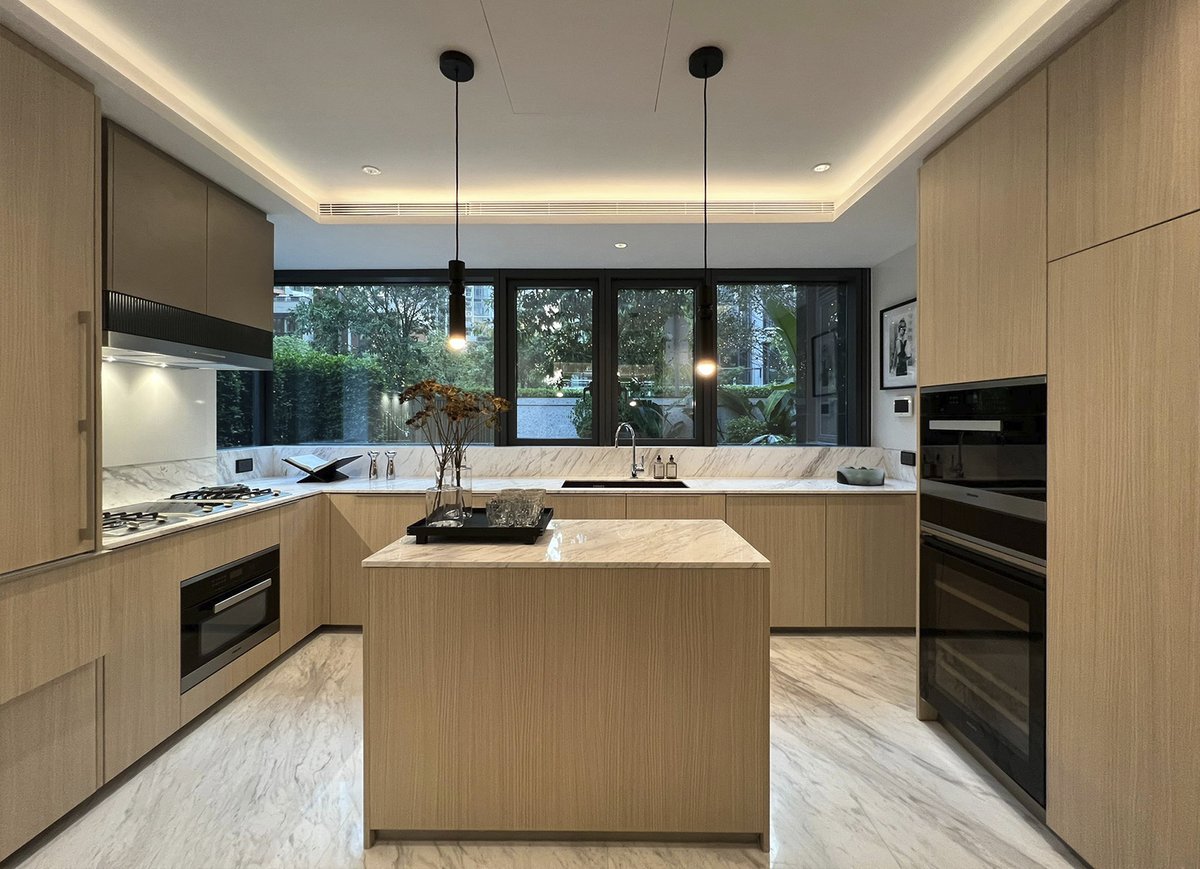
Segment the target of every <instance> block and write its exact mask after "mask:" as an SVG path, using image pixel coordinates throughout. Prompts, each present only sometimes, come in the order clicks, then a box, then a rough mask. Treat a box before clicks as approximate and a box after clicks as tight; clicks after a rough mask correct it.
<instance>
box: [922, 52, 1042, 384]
mask: <svg viewBox="0 0 1200 869" xmlns="http://www.w3.org/2000/svg"><path fill="white" fill-rule="evenodd" d="M919 223H920V226H919V245H920V246H919V249H918V260H919V262H918V270H919V281H920V288H919V298H920V301H921V304H920V307H919V313H918V317H919V319H920V330H919V332H918V334H919V338H920V341H921V349H920V359H919V362H918V366H917V372H918V378H919V380H920V383H921V385H923V386H927V385H934V384H944V383H964V382H969V381H976V380H995V379H999V378H1004V377H1022V376H1029V375H1037V374H1045V373H1046V73H1045V71H1042V72H1039V73H1038V74H1036V75H1035V76H1033V77H1032V78H1031V79H1029V80H1028V81H1026V82H1025V83H1024V84H1022V85H1021V86H1020V87H1018V88H1017V89H1016V90H1015V91H1013V92H1012V93H1011V94H1009V95H1008V96H1007V97H1005V98H1004V99H1003V100H1001V101H1000V102H999V103H997V104H996V105H995V106H993V107H992V108H991V109H989V110H988V111H987V112H986V113H985V114H983V115H982V116H981V117H980V118H979V119H977V120H976V121H974V122H972V123H971V124H970V125H968V126H967V127H966V128H965V129H964V130H963V131H962V132H961V133H960V134H959V135H958V136H957V137H956V138H954V139H952V140H951V141H950V142H949V143H948V144H947V145H946V146H945V147H943V148H942V149H941V150H940V151H938V152H937V153H935V154H934V155H933V156H932V157H930V158H929V160H927V161H926V162H925V164H924V165H923V166H922V167H921V184H920V220H919Z"/></svg>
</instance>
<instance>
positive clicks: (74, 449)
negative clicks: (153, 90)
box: [0, 28, 99, 573]
mask: <svg viewBox="0 0 1200 869" xmlns="http://www.w3.org/2000/svg"><path fill="white" fill-rule="evenodd" d="M0 81H2V82H3V83H4V85H3V87H0V201H3V203H4V208H3V210H0V323H3V324H4V326H5V334H4V345H3V347H4V349H3V366H4V373H3V375H2V376H0V420H2V421H3V433H2V434H0V487H2V488H0V492H2V493H3V494H2V496H0V573H7V572H9V571H13V570H19V569H21V568H24V567H32V566H34V565H37V564H44V563H46V562H49V561H54V560H56V559H60V558H66V557H68V556H71V555H77V554H79V553H83V552H88V551H90V550H92V549H94V548H95V543H96V519H97V509H96V499H95V490H96V480H95V477H96V474H95V459H96V428H97V422H96V414H95V377H96V368H97V365H96V363H97V362H98V354H99V345H98V341H97V324H96V316H95V312H96V301H97V288H96V241H97V235H96V166H97V143H96V123H97V107H96V98H95V95H94V94H93V93H92V91H91V90H90V88H89V87H87V86H85V85H84V84H83V83H82V82H79V81H77V80H76V79H75V78H74V77H73V76H71V75H69V74H68V73H65V72H64V71H61V70H59V69H58V68H57V67H55V66H53V65H52V64H51V62H49V61H46V60H43V59H42V57H41V56H40V55H37V54H35V53H33V51H32V50H27V48H26V46H25V44H24V43H23V42H21V41H20V40H19V39H18V38H17V37H15V36H12V35H11V34H10V33H9V32H8V31H7V30H4V29H3V28H0Z"/></svg>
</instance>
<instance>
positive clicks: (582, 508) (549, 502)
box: [546, 492, 625, 519]
mask: <svg viewBox="0 0 1200 869" xmlns="http://www.w3.org/2000/svg"><path fill="white" fill-rule="evenodd" d="M546 506H547V507H553V508H554V518H555V519H624V518H625V496H624V495H575V494H563V493H560V492H556V493H555V494H553V495H547V496H546Z"/></svg>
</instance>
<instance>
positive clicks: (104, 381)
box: [100, 362, 217, 467]
mask: <svg viewBox="0 0 1200 869" xmlns="http://www.w3.org/2000/svg"><path fill="white" fill-rule="evenodd" d="M100 388H101V403H102V409H103V415H104V431H103V438H104V466H105V467H111V466H114V465H140V464H145V463H147V462H171V461H177V460H179V459H197V458H204V457H206V456H213V455H216V452H217V403H216V397H217V376H216V372H215V371H211V370H209V371H205V370H193V369H180V368H152V367H148V366H145V365H129V364H126V363H120V362H106V363H104V364H103V365H101V366H100Z"/></svg>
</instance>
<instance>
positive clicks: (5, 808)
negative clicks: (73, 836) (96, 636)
mask: <svg viewBox="0 0 1200 869" xmlns="http://www.w3.org/2000/svg"><path fill="white" fill-rule="evenodd" d="M97 666H98V664H97V663H96V662H94V661H93V662H91V663H88V664H85V665H84V666H82V667H80V668H79V669H77V670H73V671H72V672H70V673H67V674H66V675H64V676H60V677H59V678H58V679H56V680H55V681H53V682H51V683H49V684H48V685H43V686H42V687H40V688H38V689H37V690H35V691H31V692H29V693H28V694H24V695H22V696H21V697H18V698H17V699H16V700H12V701H10V702H9V703H6V704H4V705H3V706H0V820H2V821H3V822H2V823H0V860H2V859H4V858H5V857H7V856H8V855H9V854H11V853H12V852H13V851H15V850H16V849H17V848H19V847H21V846H22V845H24V844H25V843H26V842H28V841H29V840H30V839H32V838H33V837H34V836H36V835H37V834H38V833H40V832H41V831H42V830H44V829H46V827H48V826H50V825H51V824H52V823H54V822H55V821H57V820H58V819H59V818H60V817H62V816H63V815H64V814H66V813H67V812H68V811H70V810H71V809H73V808H74V807H75V806H77V805H79V803H81V802H83V801H84V800H85V799H87V798H88V797H89V796H90V795H91V794H92V793H93V792H94V791H95V790H96V787H97V786H98V784H99V782H98V779H97V774H96V773H97V764H96V751H97V740H96V727H97V724H98V722H97V720H96V714H97V713H96V710H97V708H98V707H97V703H96V668H97Z"/></svg>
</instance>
